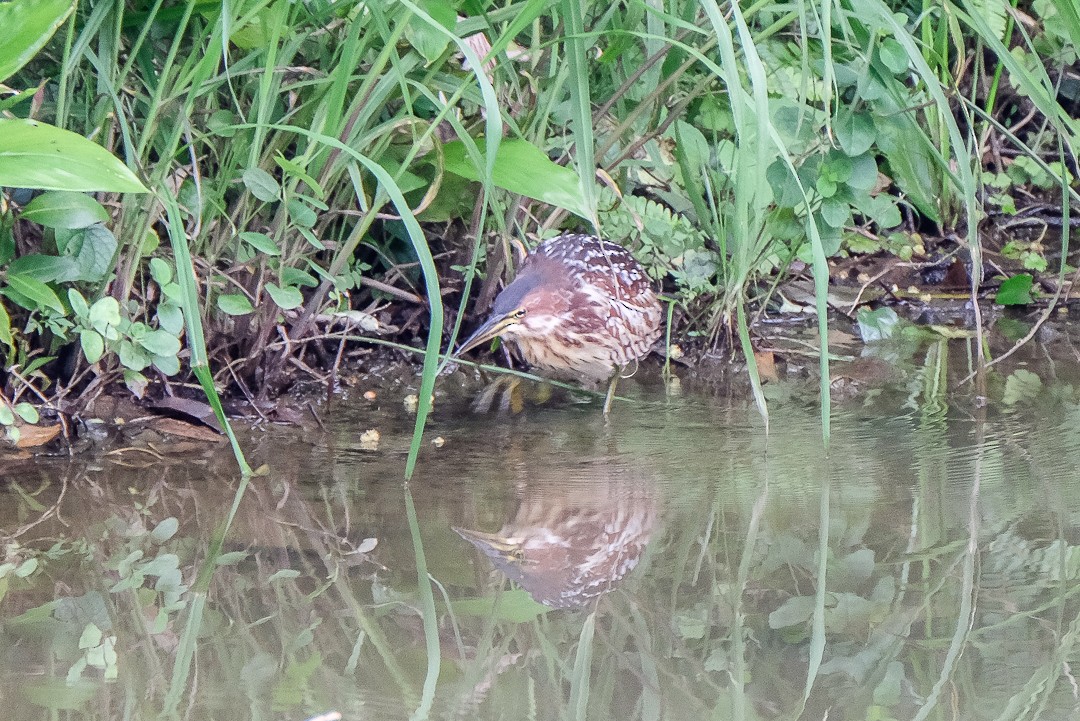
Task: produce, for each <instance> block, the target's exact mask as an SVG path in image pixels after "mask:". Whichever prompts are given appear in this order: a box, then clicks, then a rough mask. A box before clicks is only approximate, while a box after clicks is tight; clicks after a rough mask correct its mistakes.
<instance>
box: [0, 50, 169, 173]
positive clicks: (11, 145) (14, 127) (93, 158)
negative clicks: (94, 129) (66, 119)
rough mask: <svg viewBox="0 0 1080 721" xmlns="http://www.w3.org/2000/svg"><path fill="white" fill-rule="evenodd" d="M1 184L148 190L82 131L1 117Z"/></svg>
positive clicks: (126, 168)
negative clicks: (82, 134) (85, 136)
mask: <svg viewBox="0 0 1080 721" xmlns="http://www.w3.org/2000/svg"><path fill="white" fill-rule="evenodd" d="M0 35H3V33H0ZM0 186H8V187H14V188H38V189H43V190H76V191H87V192H90V191H103V192H114V193H146V192H149V191H147V189H146V188H145V187H143V184H142V183H141V182H140V181H139V179H138V178H137V177H136V176H135V174H134V173H132V172H131V170H129V169H128V167H127V166H126V165H124V164H123V163H121V162H120V161H119V160H118V159H117V158H116V157H115V156H114V155H113V154H112V153H110V152H109V151H108V150H106V149H105V148H103V147H101V146H100V145H98V144H96V143H93V142H91V141H89V140H87V139H86V138H84V137H82V136H81V135H77V134H76V133H72V132H70V131H68V130H62V129H60V128H57V127H53V126H52V125H48V124H46V123H39V122H37V121H34V120H10V119H4V118H0Z"/></svg>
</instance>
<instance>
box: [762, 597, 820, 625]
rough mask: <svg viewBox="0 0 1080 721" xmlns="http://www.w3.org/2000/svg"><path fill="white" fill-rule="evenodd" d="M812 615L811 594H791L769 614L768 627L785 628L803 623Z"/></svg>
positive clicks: (812, 602) (812, 603)
mask: <svg viewBox="0 0 1080 721" xmlns="http://www.w3.org/2000/svg"><path fill="white" fill-rule="evenodd" d="M812 615H814V597H813V596H792V597H791V598H789V599H788V600H786V601H784V602H783V603H782V604H781V605H780V607H779V608H778V609H776V610H775V611H773V612H772V613H770V614H769V628H771V629H778V628H787V627H789V626H794V625H796V624H800V623H805V622H806V621H809V620H810V617H811V616H812Z"/></svg>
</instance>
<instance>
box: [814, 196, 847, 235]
mask: <svg viewBox="0 0 1080 721" xmlns="http://www.w3.org/2000/svg"><path fill="white" fill-rule="evenodd" d="M850 217H851V206H849V205H848V204H847V203H846V202H845V201H843V200H839V199H837V198H826V199H825V200H823V201H822V202H821V219H822V220H824V221H825V222H826V223H828V224H829V226H830V227H833V228H842V227H844V226H845V225H846V224H847V222H848V219H849V218H850Z"/></svg>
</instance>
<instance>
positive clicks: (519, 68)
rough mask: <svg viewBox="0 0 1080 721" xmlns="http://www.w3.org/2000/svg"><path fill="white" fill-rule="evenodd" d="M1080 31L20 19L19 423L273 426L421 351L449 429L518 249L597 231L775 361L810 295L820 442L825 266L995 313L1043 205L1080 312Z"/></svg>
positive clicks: (7, 326) (1008, 13)
mask: <svg viewBox="0 0 1080 721" xmlns="http://www.w3.org/2000/svg"><path fill="white" fill-rule="evenodd" d="M1073 10H1074V9H1073V8H1072V7H1071V5H1070V4H1069V3H1068V2H1064V1H1062V2H1042V3H1034V4H1032V5H1031V6H1030V7H1024V8H1023V12H1024V13H1025V18H1027V19H1030V20H1031V22H1027V23H1016V22H1014V18H1015V17H1016V13H1015V12H1013V11H1012V10H1011V9H1010V8H1009V7H1008V6H1007V5H1005V4H1003V3H1001V2H999V1H997V0H992V1H991V2H982V3H978V4H963V3H962V4H946V5H940V6H938V5H934V6H925V7H924V6H919V5H914V4H903V3H901V4H898V5H897V4H893V5H887V4H885V3H883V2H881V1H880V0H850V1H849V2H845V3H841V4H837V5H835V6H832V5H829V6H823V7H817V6H810V5H806V4H802V3H797V4H796V5H788V4H780V3H770V2H764V3H757V4H754V5H752V6H748V7H745V8H743V7H741V6H739V5H737V4H732V5H720V4H718V3H716V2H714V1H712V0H710V1H708V2H704V3H699V2H696V1H694V2H691V1H690V0H685V1H681V0H677V1H676V2H672V3H668V4H666V5H665V6H664V7H662V8H660V7H657V6H654V5H650V4H648V3H643V2H629V3H620V4H600V3H591V2H585V0H560V1H559V2H549V1H544V0H522V1H521V2H505V3H494V4H492V3H483V2H471V1H470V2H466V1H465V0H461V1H460V2H451V1H450V0H422V1H419V2H413V1H411V0H402V2H398V3H388V4H384V3H342V2H330V1H329V0H307V1H305V2H289V1H286V0H240V1H238V2H233V3H228V4H221V3H213V2H206V1H204V0H188V1H187V2H180V1H175V2H161V1H158V2H151V1H150V0H129V1H128V2H124V3H112V4H105V5H100V4H99V5H91V4H88V3H82V4H78V6H77V7H76V6H75V5H74V3H72V2H64V1H61V0H49V1H48V2H29V1H28V0H14V1H12V2H5V3H2V4H0V24H2V25H3V26H4V27H6V28H17V31H15V32H12V33H10V34H9V36H8V37H5V38H4V39H3V40H2V41H0V79H3V78H6V80H4V82H5V83H6V84H7V87H8V88H9V89H10V92H8V93H6V94H5V95H4V97H3V98H2V99H0V113H3V114H4V117H0V189H2V190H0V202H2V206H0V278H2V280H3V287H2V290H0V293H2V295H3V300H2V303H0V354H2V358H3V363H4V366H3V367H4V369H5V378H4V384H3V386H2V387H0V393H2V394H3V395H2V398H0V405H3V406H9V407H10V406H11V405H12V404H14V403H18V402H21V399H22V398H23V397H24V396H27V395H31V396H34V397H38V395H39V394H40V397H41V398H45V399H49V398H55V397H57V396H58V395H63V396H72V397H74V396H77V395H78V393H79V392H80V390H81V389H85V388H86V387H88V386H89V385H90V384H91V383H96V384H101V383H108V382H111V381H113V380H118V379H123V380H124V381H125V382H126V383H127V386H128V388H130V389H131V390H132V392H134V393H135V394H136V395H140V396H141V395H143V394H144V393H147V392H149V391H148V388H149V387H150V386H151V385H161V384H168V383H172V382H174V381H175V380H176V379H178V378H179V377H180V376H182V374H183V373H185V372H186V370H185V369H186V368H187V367H190V368H191V369H192V370H193V371H195V372H196V373H197V374H202V377H201V378H200V382H201V383H202V385H203V386H204V388H205V389H206V390H207V391H208V392H210V393H211V394H213V393H214V391H215V389H225V388H227V389H229V390H230V391H231V392H235V393H240V394H244V395H247V396H249V397H251V398H255V397H256V396H264V395H266V394H269V393H273V392H274V391H276V390H279V389H281V388H283V387H284V386H285V385H287V383H288V382H289V381H290V379H291V378H292V377H293V376H294V375H295V374H296V373H297V372H310V373H317V369H319V368H323V369H326V368H332V367H334V366H335V363H336V361H335V358H337V357H339V351H338V347H339V344H340V342H341V341H342V339H343V338H347V337H348V338H355V337H357V336H358V335H365V334H370V333H372V332H373V331H372V330H371V329H377V330H381V331H383V332H386V331H388V329H394V330H395V332H396V333H397V335H398V336H399V340H401V341H403V342H408V343H412V344H414V345H415V343H416V341H417V340H418V339H419V338H425V340H424V347H425V369H426V372H425V376H424V378H425V381H424V383H425V388H424V389H422V391H421V393H420V394H419V395H420V398H421V399H427V398H428V397H429V395H430V393H429V391H430V389H431V386H432V384H433V382H434V380H433V374H434V369H435V366H436V361H437V354H438V351H439V349H440V348H446V347H447V346H448V343H449V341H450V340H451V338H452V337H453V336H455V335H456V334H457V332H458V331H459V330H460V327H461V324H462V321H463V318H464V317H465V313H464V311H465V309H466V308H467V307H469V305H470V303H471V302H472V300H473V299H474V298H475V297H476V294H475V293H474V292H473V291H474V288H473V286H474V282H473V281H474V280H476V279H478V278H479V279H480V280H481V288H480V294H479V296H480V297H482V298H490V297H491V291H492V289H493V284H495V283H497V282H499V281H500V280H501V279H502V278H503V277H504V276H505V275H506V274H507V273H509V272H510V268H509V266H511V265H512V257H513V256H512V253H511V252H510V245H509V242H508V241H509V239H511V238H536V237H540V236H545V235H550V234H553V233H556V232H558V231H559V230H562V229H566V228H584V229H592V230H594V231H596V232H600V233H602V234H604V235H606V236H607V237H611V238H613V239H615V240H618V241H620V242H623V243H625V244H627V245H628V246H630V247H631V248H632V249H633V250H634V251H635V252H637V253H638V255H639V257H640V258H641V259H642V261H643V262H644V263H645V264H646V266H647V268H648V270H649V272H650V274H651V275H652V276H653V277H654V278H656V279H657V281H658V282H659V283H661V284H663V286H664V287H665V289H666V290H667V291H668V293H669V294H670V295H671V297H672V298H673V299H674V302H675V303H676V306H677V310H678V312H677V313H676V314H675V316H674V318H675V322H676V324H677V328H676V331H677V332H681V333H683V334H691V335H695V336H702V337H705V338H708V339H711V340H712V341H713V342H716V341H718V340H719V339H721V338H724V337H726V336H727V334H728V333H731V332H734V333H736V334H737V336H738V337H739V339H740V344H741V347H742V349H743V352H744V354H745V355H746V357H747V358H748V359H749V358H751V357H752V352H753V338H752V336H751V331H750V327H749V326H750V321H749V315H748V313H747V309H748V307H750V308H751V309H753V310H756V311H758V312H761V311H765V310H768V309H769V308H774V307H775V306H772V305H770V301H769V296H770V294H771V293H772V292H773V291H774V290H775V289H776V288H777V286H778V283H779V282H781V281H782V280H783V278H784V277H785V274H786V273H787V272H788V269H789V268H791V264H792V263H797V266H796V267H798V268H802V267H806V266H809V267H810V269H811V271H812V273H813V278H814V282H815V290H816V295H817V306H816V308H817V313H818V317H819V323H820V331H819V338H820V344H821V346H822V348H821V358H822V371H823V373H822V378H823V381H822V383H823V385H822V401H823V403H824V404H825V405H826V413H825V417H826V418H827V415H828V414H827V403H828V393H827V387H828V386H827V383H828V381H827V379H828V364H827V358H828V349H827V344H826V339H827V335H826V323H827V320H828V318H827V306H826V295H827V290H828V282H829V274H830V265H831V264H835V263H837V262H840V261H843V260H844V259H846V258H849V257H851V256H857V255H860V254H871V253H887V252H891V251H896V252H901V253H902V257H903V259H904V260H912V258H913V257H914V259H915V260H919V261H922V262H927V263H932V262H937V258H939V257H940V256H941V255H947V254H949V253H951V252H953V251H955V250H956V249H957V247H959V248H960V249H962V250H963V252H964V254H965V257H967V258H968V259H969V266H970V288H971V292H973V293H975V292H977V291H978V290H979V289H980V287H981V285H982V282H983V256H984V252H983V251H984V248H983V243H984V238H983V236H982V235H981V234H980V232H979V230H980V227H981V226H982V225H985V224H986V222H988V216H987V213H992V214H994V215H995V216H998V217H1004V216H1007V215H1009V214H1012V213H1016V212H1019V211H1020V210H1024V209H1025V205H1030V204H1032V203H1033V202H1035V200H1039V201H1040V202H1041V201H1042V200H1045V201H1047V202H1049V203H1050V204H1051V205H1052V206H1053V207H1054V208H1055V209H1056V210H1055V211H1054V213H1056V215H1057V216H1058V219H1059V220H1060V221H1062V222H1061V227H1062V228H1064V229H1066V232H1064V233H1062V240H1061V243H1060V250H1061V252H1060V253H1058V254H1057V258H1056V260H1055V259H1053V256H1052V254H1051V253H1049V252H1048V251H1047V249H1046V246H1045V245H1044V244H1042V243H1041V242H1035V243H1034V244H1032V243H1027V244H1023V245H1013V246H1011V247H1009V248H1006V249H1004V250H1003V251H1002V253H1003V255H1004V257H1006V258H1007V259H1010V260H1011V261H1013V262H1015V263H1016V264H1018V265H1017V269H1018V270H1020V271H1029V272H1030V271H1035V272H1044V271H1046V270H1047V269H1048V268H1050V267H1051V263H1052V262H1054V263H1056V265H1057V269H1058V272H1059V275H1058V285H1059V287H1060V286H1061V285H1062V284H1063V282H1064V273H1065V271H1066V269H1067V268H1068V263H1067V259H1068V232H1067V228H1068V227H1069V224H1068V220H1069V218H1068V215H1069V208H1070V205H1071V204H1072V203H1075V202H1076V200H1077V199H1078V196H1077V194H1076V190H1075V188H1074V187H1073V185H1074V177H1073V166H1072V164H1071V161H1070V160H1069V159H1070V158H1071V157H1072V156H1071V143H1072V140H1073V138H1074V137H1075V134H1076V127H1075V121H1074V120H1073V117H1072V113H1071V111H1070V108H1071V107H1073V105H1074V104H1075V102H1076V98H1075V97H1071V96H1070V95H1069V90H1068V88H1069V87H1071V86H1069V85H1068V84H1067V83H1064V82H1063V80H1064V79H1065V77H1066V69H1067V68H1069V67H1070V66H1071V64H1072V63H1073V62H1074V61H1075V59H1076V53H1075V42H1074V41H1075V39H1076V38H1077V37H1080V25H1078V24H1077V17H1076V14H1075V12H1073ZM87 138H89V139H90V140H87ZM146 190H149V191H150V192H144V191H146ZM88 193H92V195H91V194H88ZM1042 222H1043V223H1044V228H1045V223H1046V222H1047V221H1045V220H1043V221H1042ZM421 224H422V225H421ZM913 231H919V232H921V233H923V234H924V236H925V237H926V239H927V240H926V242H922V241H920V242H917V243H913V242H905V241H904V240H903V239H902V236H899V239H898V233H900V232H913ZM898 249H900V250H898ZM998 267H1000V266H993V268H998ZM991 272H995V273H996V272H997V271H996V270H992V271H991ZM1006 272H1008V271H1006ZM444 297H445V298H446V299H447V300H449V301H451V302H453V303H455V304H456V312H451V313H450V314H449V317H450V318H451V319H452V320H453V323H452V324H448V325H447V332H446V333H444V330H443V316H444V311H443V308H442V300H443V298H444ZM1007 297H1013V296H1007ZM425 299H426V300H425ZM425 302H426V304H427V308H426V312H420V313H417V312H416V311H417V310H418V309H421V310H422V311H423V309H424V304H425ZM1013 302H1015V300H1014V301H1013ZM358 318H359V319H361V320H362V322H361V321H358V320H357V319H358ZM358 324H359V325H360V326H362V328H366V329H367V330H364V329H361V330H359V332H358V328H357V326H358ZM185 346H186V348H185ZM980 348H981V345H980ZM979 352H980V353H981V350H980V351H979ZM749 365H750V366H751V373H752V374H754V373H755V372H756V371H755V369H754V367H753V365H754V364H753V363H750V364H749ZM755 377H756V376H755ZM755 385H757V384H755ZM759 400H760V401H761V403H762V407H764V406H763V397H762V396H761V395H760V392H759ZM426 411H427V408H426V403H424V402H422V403H421V412H420V414H419V421H420V425H422V421H423V418H424V417H425V415H426Z"/></svg>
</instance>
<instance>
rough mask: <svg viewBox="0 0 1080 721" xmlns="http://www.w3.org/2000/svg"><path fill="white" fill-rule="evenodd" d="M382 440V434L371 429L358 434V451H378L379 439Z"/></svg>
mask: <svg viewBox="0 0 1080 721" xmlns="http://www.w3.org/2000/svg"><path fill="white" fill-rule="evenodd" d="M380 438H382V434H381V433H379V431H378V430H376V429H374V428H371V429H369V430H366V431H364V432H363V433H361V434H360V450H362V451H377V450H379V439H380Z"/></svg>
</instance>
